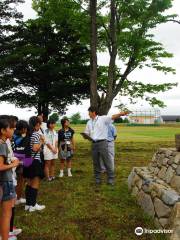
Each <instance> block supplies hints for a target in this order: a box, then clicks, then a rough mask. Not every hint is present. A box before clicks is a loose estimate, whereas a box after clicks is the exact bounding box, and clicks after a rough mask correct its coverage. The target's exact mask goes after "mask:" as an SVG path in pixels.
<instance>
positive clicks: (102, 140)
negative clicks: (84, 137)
mask: <svg viewBox="0 0 180 240" xmlns="http://www.w3.org/2000/svg"><path fill="white" fill-rule="evenodd" d="M104 141H106V139H101V140H96V141H94V140H93V143H99V142H104Z"/></svg>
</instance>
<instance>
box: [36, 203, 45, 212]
mask: <svg viewBox="0 0 180 240" xmlns="http://www.w3.org/2000/svg"><path fill="white" fill-rule="evenodd" d="M45 207H46V206H45V205H39V204H37V203H36V205H35V208H36V210H38V211H41V210H43V209H45Z"/></svg>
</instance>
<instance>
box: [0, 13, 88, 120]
mask: <svg viewBox="0 0 180 240" xmlns="http://www.w3.org/2000/svg"><path fill="white" fill-rule="evenodd" d="M60 19H61V22H58V24H55V23H52V21H51V19H49V18H48V16H46V12H44V15H43V14H42V16H39V17H38V18H37V19H35V20H28V21H27V22H24V23H23V24H21V26H19V31H18V32H16V33H15V34H14V35H13V36H11V41H10V42H8V43H6V44H5V45H4V48H6V49H7V52H6V54H4V55H3V56H2V57H1V59H0V66H1V68H2V70H3V71H2V74H1V78H0V86H1V88H2V89H1V96H0V100H1V101H8V102H11V103H15V104H16V105H17V106H19V107H32V106H34V107H36V108H37V109H38V112H44V114H45V115H46V116H47V115H48V113H49V109H51V108H52V109H56V110H58V111H59V112H60V113H63V112H64V111H65V110H66V108H67V105H69V104H72V103H74V102H76V103H79V102H80V100H81V99H83V98H87V97H88V93H89V66H88V65H89V64H88V59H89V50H88V48H87V47H86V45H85V44H82V43H81V41H80V33H79V30H78V28H74V26H73V24H71V23H70V22H69V21H68V20H67V19H66V16H65V15H61V16H60Z"/></svg>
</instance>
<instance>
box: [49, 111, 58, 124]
mask: <svg viewBox="0 0 180 240" xmlns="http://www.w3.org/2000/svg"><path fill="white" fill-rule="evenodd" d="M49 120H53V121H55V122H58V121H59V114H58V113H53V114H51V115H50V116H49Z"/></svg>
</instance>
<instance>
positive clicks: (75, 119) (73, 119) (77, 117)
mask: <svg viewBox="0 0 180 240" xmlns="http://www.w3.org/2000/svg"><path fill="white" fill-rule="evenodd" d="M71 122H72V123H73V124H78V123H80V122H81V115H80V113H79V112H77V113H75V114H73V115H72V116H71Z"/></svg>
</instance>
